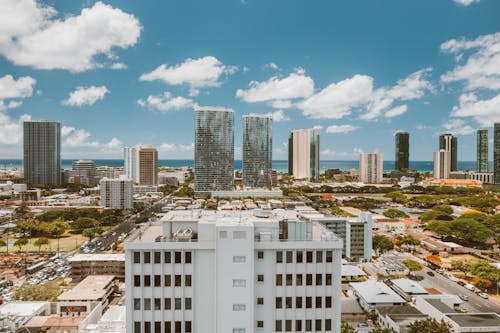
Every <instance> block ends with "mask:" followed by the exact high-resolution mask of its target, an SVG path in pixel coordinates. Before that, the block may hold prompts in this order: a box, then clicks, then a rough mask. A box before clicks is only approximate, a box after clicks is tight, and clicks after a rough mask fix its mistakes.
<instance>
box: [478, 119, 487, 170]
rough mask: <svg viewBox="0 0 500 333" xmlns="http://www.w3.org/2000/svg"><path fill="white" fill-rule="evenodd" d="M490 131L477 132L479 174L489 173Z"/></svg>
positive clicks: (483, 129) (484, 129)
mask: <svg viewBox="0 0 500 333" xmlns="http://www.w3.org/2000/svg"><path fill="white" fill-rule="evenodd" d="M488 145H489V142H488V129H487V128H481V129H478V130H477V169H476V171H477V172H480V173H487V172H488V171H489V170H488Z"/></svg>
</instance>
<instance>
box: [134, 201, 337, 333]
mask: <svg viewBox="0 0 500 333" xmlns="http://www.w3.org/2000/svg"><path fill="white" fill-rule="evenodd" d="M268 213H270V214H262V215H261V214H260V213H259V211H239V212H230V211H229V212H221V211H200V210H197V211H171V212H169V213H168V214H167V215H166V216H165V217H164V218H162V220H161V221H160V222H159V223H157V224H152V225H150V226H148V227H146V228H145V229H142V230H140V231H138V232H137V234H136V235H134V236H132V237H131V238H129V240H130V241H128V242H126V243H125V256H126V278H125V283H126V294H127V299H126V302H127V303H126V308H127V314H126V318H127V332H131V333H139V332H152V331H153V330H154V331H156V332H188V333H189V332H204V333H215V332H217V333H235V332H238V333H242V332H246V333H253V332H259V331H261V330H262V332H276V331H278V332H281V331H288V332H291V331H293V332H303V331H320V332H335V333H340V304H341V287H340V283H341V274H340V272H341V248H342V243H341V241H340V240H339V239H338V238H337V237H336V236H335V235H334V234H333V233H332V232H330V231H328V230H327V229H326V228H325V227H324V226H322V225H321V224H319V223H315V222H307V223H306V222H302V221H299V220H291V219H289V216H288V214H287V213H292V215H294V214H295V213H294V212H293V211H288V210H282V209H277V210H274V211H270V212H268Z"/></svg>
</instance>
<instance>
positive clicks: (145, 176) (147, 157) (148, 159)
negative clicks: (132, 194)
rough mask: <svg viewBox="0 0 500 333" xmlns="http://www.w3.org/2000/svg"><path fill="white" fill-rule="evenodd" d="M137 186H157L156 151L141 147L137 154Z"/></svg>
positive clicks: (151, 148)
mask: <svg viewBox="0 0 500 333" xmlns="http://www.w3.org/2000/svg"><path fill="white" fill-rule="evenodd" d="M137 154H138V164H139V185H158V150H156V148H153V147H141V148H139V150H138V152H137Z"/></svg>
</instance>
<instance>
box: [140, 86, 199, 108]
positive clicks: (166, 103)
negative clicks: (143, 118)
mask: <svg viewBox="0 0 500 333" xmlns="http://www.w3.org/2000/svg"><path fill="white" fill-rule="evenodd" d="M137 104H139V105H140V106H142V107H147V108H151V109H156V110H158V111H162V112H167V111H177V110H182V109H189V108H192V107H194V106H195V103H194V102H193V100H192V99H189V98H185V97H182V96H177V97H173V96H172V94H171V93H170V92H168V91H166V92H164V93H163V94H162V95H157V96H154V95H150V96H148V97H147V98H146V99H145V100H144V99H142V98H141V99H139V100H138V101H137Z"/></svg>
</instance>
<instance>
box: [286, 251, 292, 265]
mask: <svg viewBox="0 0 500 333" xmlns="http://www.w3.org/2000/svg"><path fill="white" fill-rule="evenodd" d="M286 263H287V264H291V263H293V252H292V251H286Z"/></svg>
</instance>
